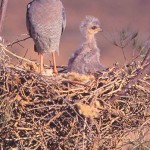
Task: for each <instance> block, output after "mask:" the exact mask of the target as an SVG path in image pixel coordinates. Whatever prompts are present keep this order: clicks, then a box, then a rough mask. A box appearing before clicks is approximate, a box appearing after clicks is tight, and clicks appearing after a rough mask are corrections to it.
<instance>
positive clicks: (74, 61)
mask: <svg viewBox="0 0 150 150" xmlns="http://www.w3.org/2000/svg"><path fill="white" fill-rule="evenodd" d="M80 31H81V33H82V35H83V37H84V42H83V44H82V45H81V47H80V48H79V49H77V50H76V51H75V52H74V53H73V55H72V56H71V57H70V59H69V61H68V71H69V72H76V73H80V74H88V73H95V72H96V71H100V70H104V69H105V67H104V66H103V65H102V64H101V63H100V49H99V48H98V47H97V43H96V39H95V34H96V33H98V32H100V31H102V28H101V25H100V22H99V20H98V19H97V18H95V17H93V16H87V17H86V18H85V20H84V21H82V23H81V25H80Z"/></svg>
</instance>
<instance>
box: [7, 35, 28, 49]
mask: <svg viewBox="0 0 150 150" xmlns="http://www.w3.org/2000/svg"><path fill="white" fill-rule="evenodd" d="M30 38H31V37H30V36H28V37H26V38H24V39H21V40H18V39H17V40H16V41H14V42H12V43H9V44H7V45H6V46H7V47H9V46H13V45H14V44H18V43H20V42H23V41H25V40H27V39H30Z"/></svg>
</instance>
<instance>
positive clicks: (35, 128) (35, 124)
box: [0, 47, 150, 150]
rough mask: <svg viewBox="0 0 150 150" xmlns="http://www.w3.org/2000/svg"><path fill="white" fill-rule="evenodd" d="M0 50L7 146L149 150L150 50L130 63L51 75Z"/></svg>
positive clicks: (1, 126) (0, 126)
mask: <svg viewBox="0 0 150 150" xmlns="http://www.w3.org/2000/svg"><path fill="white" fill-rule="evenodd" d="M0 52H1V54H2V55H1V57H0V137H1V139H0V147H1V149H2V150H3V149H4V150H7V149H13V148H15V149H19V150H25V149H34V150H41V149H44V150H47V149H50V150H54V149H58V150H73V149H74V150H82V149H83V150H90V149H91V150H96V149H97V150H111V149H112V150H114V149H133V150H138V149H140V148H141V147H142V148H141V149H143V150H147V149H150V137H149V135H148V134H149V133H150V131H149V127H150V111H149V110H150V75H148V74H146V73H147V70H149V66H150V61H149V59H150V56H149V51H148V53H147V55H146V57H145V59H144V60H143V61H142V62H132V63H131V64H129V65H128V66H127V67H119V66H117V65H114V66H113V67H112V68H110V69H108V70H107V71H105V72H102V73H96V74H94V75H91V76H83V75H82V76H81V75H78V74H75V73H61V74H59V75H57V76H52V77H46V76H42V75H40V74H39V73H36V72H35V71H31V70H27V69H24V68H22V67H17V66H14V65H12V64H11V62H10V60H9V57H8V56H7V55H6V53H5V51H4V49H3V47H1V51H0ZM131 135H135V138H132V139H131V138H130V137H132V136H131Z"/></svg>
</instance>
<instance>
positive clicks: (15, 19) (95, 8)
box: [2, 0, 150, 66]
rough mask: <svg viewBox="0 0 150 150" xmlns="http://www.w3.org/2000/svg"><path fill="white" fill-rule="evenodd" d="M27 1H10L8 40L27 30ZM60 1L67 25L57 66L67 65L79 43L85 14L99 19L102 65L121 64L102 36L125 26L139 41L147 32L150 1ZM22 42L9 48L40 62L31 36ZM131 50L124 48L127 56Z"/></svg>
mask: <svg viewBox="0 0 150 150" xmlns="http://www.w3.org/2000/svg"><path fill="white" fill-rule="evenodd" d="M28 2H29V0H9V4H8V10H7V16H6V20H5V25H4V28H3V35H2V36H3V37H4V38H5V41H6V42H7V43H9V42H12V41H14V40H16V39H17V38H21V37H22V38H23V37H24V36H21V35H22V34H26V33H27V30H26V23H25V18H26V17H25V15H26V5H27V3H28ZM62 2H63V5H64V7H65V9H66V15H67V27H66V30H65V32H64V34H63V36H62V39H61V44H60V55H59V56H58V57H57V64H58V65H66V64H67V61H68V59H69V57H70V55H71V53H72V52H73V51H74V50H75V49H76V48H78V47H79V46H80V44H81V42H82V36H81V34H80V31H79V24H80V22H81V21H82V20H83V19H84V17H85V16H86V15H93V16H95V17H98V18H99V19H100V21H101V24H102V28H103V33H99V34H97V43H98V46H99V48H100V49H101V62H102V63H103V64H104V65H105V66H111V65H112V64H113V63H115V62H119V63H123V56H122V53H121V51H120V49H118V48H116V47H115V46H113V45H112V44H111V43H110V41H109V40H106V39H105V38H104V36H108V35H109V37H110V35H112V39H113V38H115V33H117V32H119V31H120V30H121V29H124V28H130V30H131V31H132V30H133V31H138V32H139V33H140V38H141V39H142V40H144V39H146V38H147V37H148V36H149V35H150V34H149V33H150V0H62ZM110 39H111V38H110ZM21 44H22V45H23V46H24V48H22V47H20V46H18V45H15V46H13V47H12V49H11V50H12V51H13V52H14V53H16V54H18V55H21V56H23V55H24V54H25V52H26V49H28V53H27V56H26V58H28V59H32V60H37V61H39V57H38V54H37V53H35V52H34V50H33V41H32V40H31V39H30V40H27V41H24V42H22V43H21ZM131 53H132V51H131V50H127V51H126V55H127V56H128V59H130V57H129V56H130V55H131ZM49 58H50V57H48V56H46V57H45V63H46V64H48V63H49Z"/></svg>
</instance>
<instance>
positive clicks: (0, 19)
mask: <svg viewBox="0 0 150 150" xmlns="http://www.w3.org/2000/svg"><path fill="white" fill-rule="evenodd" d="M7 4H8V0H1V5H0V34H1V32H2V26H3V23H4V19H5V15H6V10H7Z"/></svg>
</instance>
